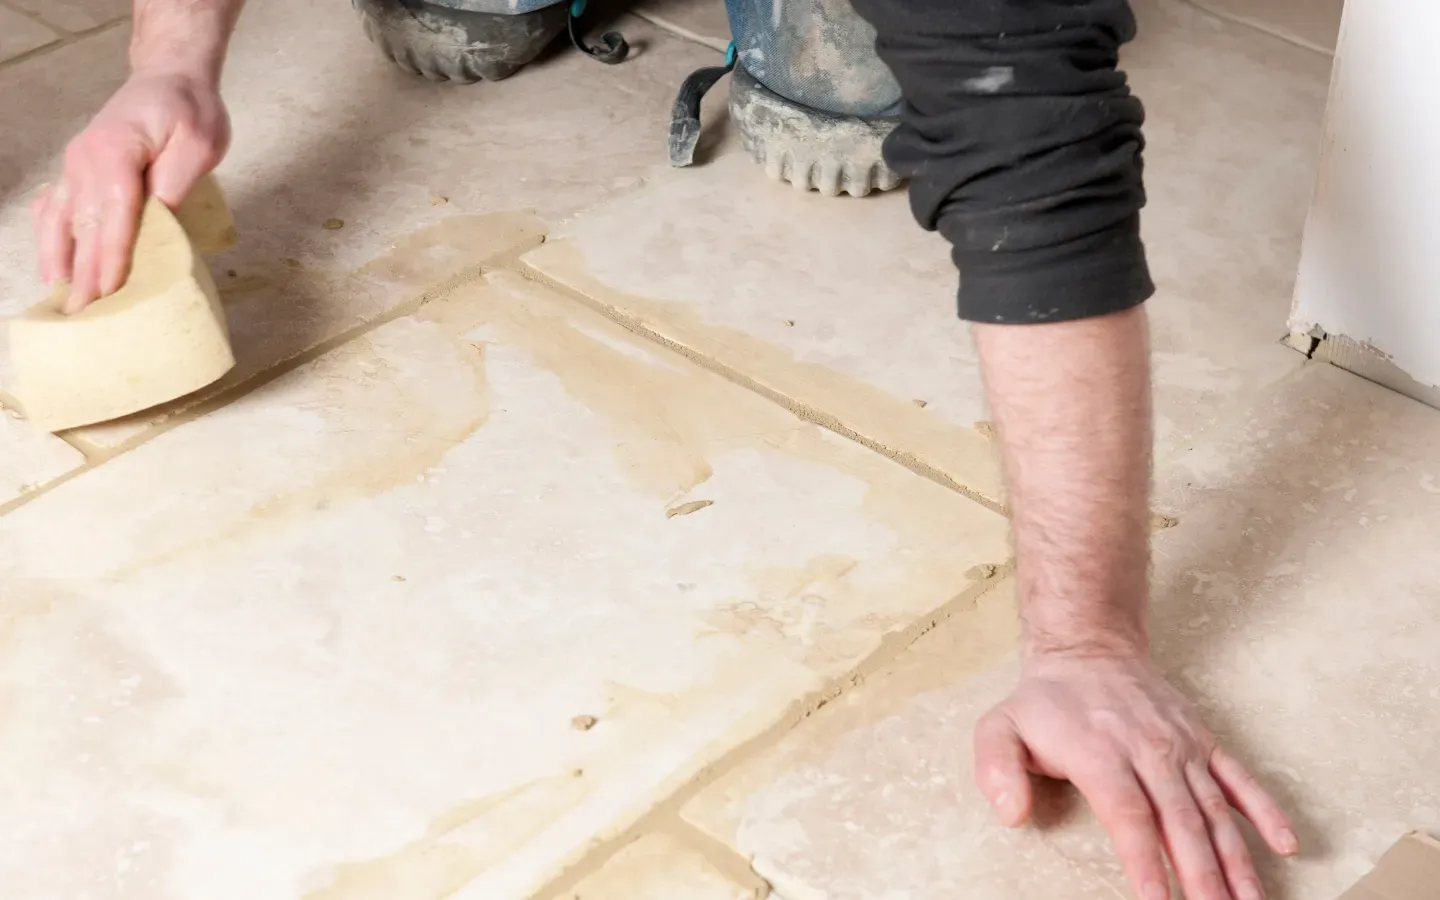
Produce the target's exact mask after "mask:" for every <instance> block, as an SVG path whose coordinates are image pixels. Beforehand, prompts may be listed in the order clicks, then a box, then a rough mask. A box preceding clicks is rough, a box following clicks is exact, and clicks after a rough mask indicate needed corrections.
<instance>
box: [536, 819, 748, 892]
mask: <svg viewBox="0 0 1440 900" xmlns="http://www.w3.org/2000/svg"><path fill="white" fill-rule="evenodd" d="M762 897H763V893H762V891H760V890H757V889H755V888H747V887H744V886H742V885H739V884H736V883H735V882H734V881H732V880H731V879H730V878H728V877H726V876H725V875H724V874H722V873H721V872H720V870H719V869H717V868H716V867H715V865H714V864H713V863H711V862H710V860H708V859H706V858H705V855H704V854H703V853H701V852H699V851H698V850H695V849H694V848H692V847H690V846H688V845H686V844H685V843H683V842H682V841H680V840H677V839H676V838H674V837H671V836H670V835H668V834H652V835H646V836H645V837H642V838H640V839H639V840H637V841H635V842H634V843H631V844H629V845H628V846H626V847H624V848H622V849H621V850H620V852H619V853H616V854H615V856H613V857H611V858H610V859H609V860H607V861H606V862H605V864H604V866H603V867H602V868H601V869H600V871H598V872H596V873H595V874H593V875H591V876H590V877H589V878H586V879H585V880H584V881H582V882H581V883H580V884H578V885H576V886H575V887H574V888H572V889H570V890H568V891H566V892H565V894H564V896H563V898H562V900H760V898H762Z"/></svg>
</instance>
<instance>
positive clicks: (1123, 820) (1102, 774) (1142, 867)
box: [1071, 768, 1170, 900]
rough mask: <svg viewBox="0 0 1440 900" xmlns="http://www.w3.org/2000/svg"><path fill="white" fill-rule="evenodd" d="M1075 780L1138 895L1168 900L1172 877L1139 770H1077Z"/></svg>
mask: <svg viewBox="0 0 1440 900" xmlns="http://www.w3.org/2000/svg"><path fill="white" fill-rule="evenodd" d="M1071 780H1072V781H1073V783H1074V784H1075V787H1076V788H1078V789H1079V790H1080V793H1081V794H1083V795H1085V799H1086V800H1087V801H1088V802H1089V803H1090V808H1091V809H1092V810H1094V811H1095V818H1096V819H1098V820H1099V822H1100V825H1101V827H1103V828H1104V829H1105V833H1106V834H1108V835H1109V836H1110V843H1111V844H1113V845H1114V846H1115V855H1116V856H1118V857H1120V864H1121V865H1122V866H1123V867H1124V868H1125V877H1126V879H1127V880H1129V882H1130V889H1131V890H1132V891H1134V892H1135V896H1136V897H1138V898H1140V900H1167V898H1168V897H1169V896H1170V878H1169V876H1168V875H1167V874H1166V872H1165V857H1164V855H1163V854H1162V852H1161V843H1160V831H1159V829H1158V828H1157V827H1156V823H1155V811H1154V810H1153V809H1152V808H1151V806H1150V799H1149V798H1148V797H1146V796H1145V792H1144V791H1143V790H1141V788H1140V782H1139V781H1138V780H1137V779H1136V777H1135V773H1134V772H1132V771H1130V770H1129V769H1128V768H1126V769H1105V770H1097V771H1094V772H1088V771H1087V772H1083V773H1077V775H1076V776H1075V777H1074V778H1072V779H1071Z"/></svg>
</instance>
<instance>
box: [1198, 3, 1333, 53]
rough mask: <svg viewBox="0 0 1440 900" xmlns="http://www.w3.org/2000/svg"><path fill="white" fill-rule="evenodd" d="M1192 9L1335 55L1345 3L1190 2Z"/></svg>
mask: <svg viewBox="0 0 1440 900" xmlns="http://www.w3.org/2000/svg"><path fill="white" fill-rule="evenodd" d="M1191 2H1193V3H1194V4H1195V5H1196V6H1199V7H1202V8H1204V9H1209V10H1213V11H1215V12H1216V13H1218V14H1220V15H1224V16H1229V17H1233V18H1234V19H1235V20H1237V21H1240V22H1245V23H1249V24H1251V25H1253V26H1254V27H1256V28H1261V29H1263V30H1265V31H1269V32H1271V33H1272V34H1277V35H1280V36H1282V37H1284V38H1286V39H1288V40H1292V41H1295V42H1297V43H1299V44H1301V45H1302V46H1307V47H1311V48H1313V49H1315V50H1319V51H1322V52H1329V53H1333V52H1335V39H1336V36H1337V35H1339V33H1340V14H1341V12H1342V10H1343V9H1344V6H1345V0H1191Z"/></svg>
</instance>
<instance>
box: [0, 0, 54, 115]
mask: <svg viewBox="0 0 1440 900" xmlns="http://www.w3.org/2000/svg"><path fill="white" fill-rule="evenodd" d="M59 38H60V36H59V35H58V34H56V33H55V32H53V31H51V30H50V29H48V28H46V27H45V26H44V25H41V24H40V23H39V22H36V21H35V20H34V19H31V18H30V17H29V16H24V15H21V14H20V13H18V12H15V11H14V10H12V9H6V8H5V7H4V6H0V62H5V61H6V60H7V59H14V58H15V57H17V56H19V55H20V54H22V53H29V52H30V51H31V50H35V49H37V48H39V47H43V46H45V45H46V44H49V43H52V42H54V41H56V40H58V39H59ZM7 127H8V126H7Z"/></svg>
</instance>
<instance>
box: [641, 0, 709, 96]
mask: <svg viewBox="0 0 1440 900" xmlns="http://www.w3.org/2000/svg"><path fill="white" fill-rule="evenodd" d="M635 12H636V13H638V14H639V15H641V16H643V17H645V18H647V19H649V20H650V21H652V22H655V23H656V24H658V25H661V26H664V27H668V28H670V29H672V30H674V31H675V32H677V33H679V34H683V35H685V36H687V37H690V38H691V39H693V40H699V41H702V42H704V43H706V44H708V45H710V46H712V47H715V48H716V49H724V48H725V47H727V46H729V44H730V20H729V19H728V18H726V16H725V0H641V2H640V3H637V4H636V5H635ZM721 96H723V95H721Z"/></svg>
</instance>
